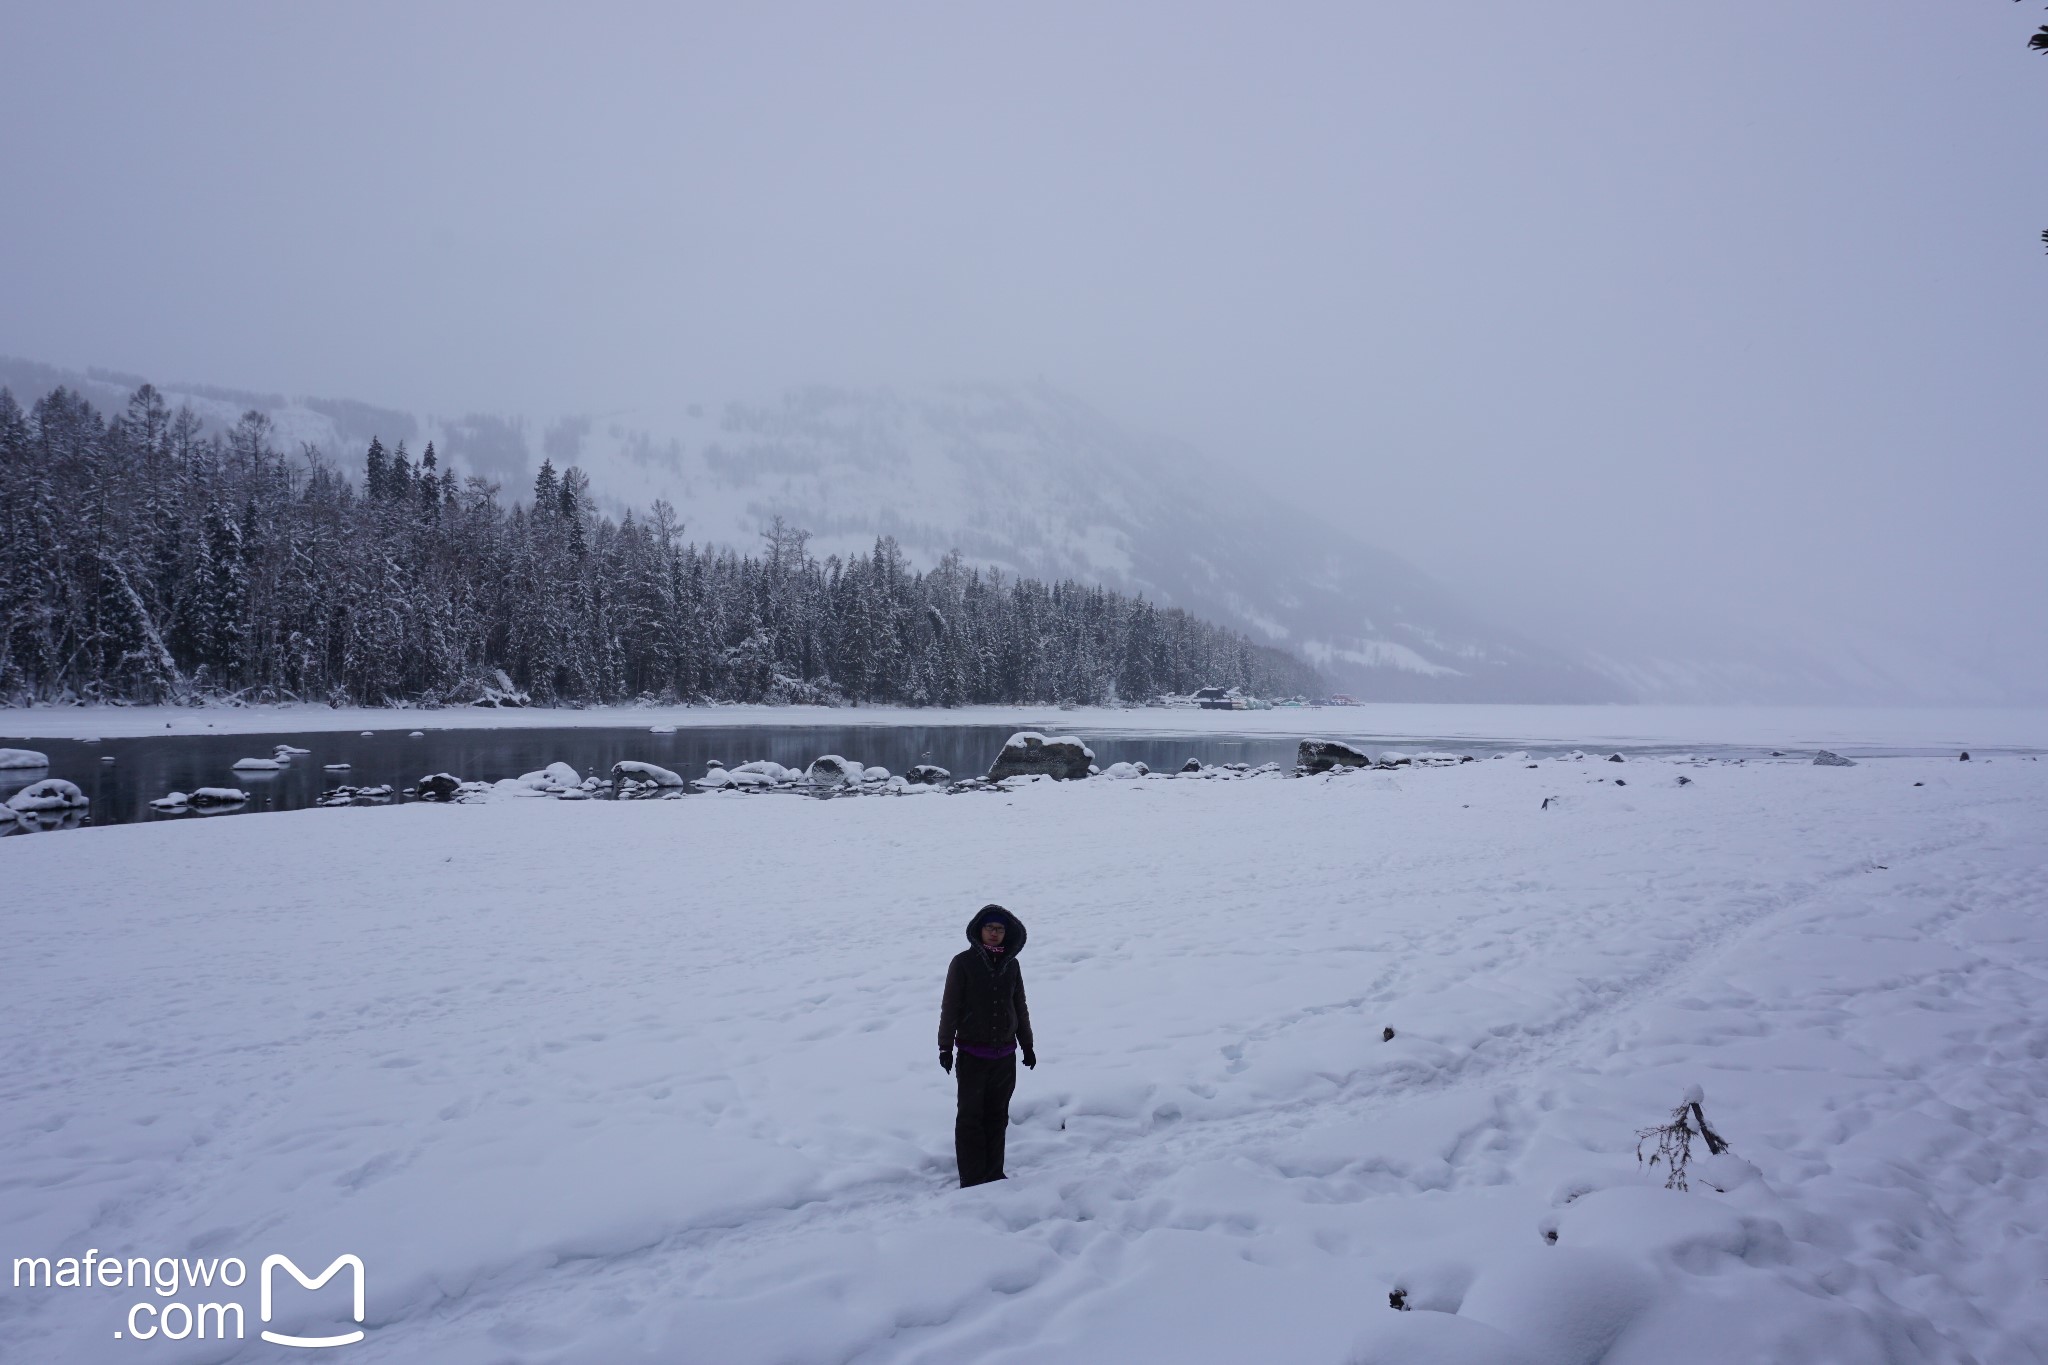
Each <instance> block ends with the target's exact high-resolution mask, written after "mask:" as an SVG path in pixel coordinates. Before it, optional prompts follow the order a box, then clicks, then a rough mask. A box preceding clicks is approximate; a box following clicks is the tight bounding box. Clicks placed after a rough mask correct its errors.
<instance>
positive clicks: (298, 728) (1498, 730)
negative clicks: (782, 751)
mask: <svg viewBox="0 0 2048 1365" xmlns="http://www.w3.org/2000/svg"><path fill="white" fill-rule="evenodd" d="M658 725H659V726H677V727H684V726H687V727H691V728H710V727H717V726H781V727H797V726H867V725H989V726H1007V727H1009V728H1012V729H1043V730H1048V731H1069V730H1071V731H1076V732H1079V733H1082V734H1083V735H1086V734H1087V733H1090V732H1093V733H1098V734H1100V733H1128V734H1161V735H1182V734H1187V735H1199V734H1233V735H1242V734H1250V735H1299V736H1303V737H1307V736H1313V735H1328V736H1332V737H1335V738H1343V739H1372V740H1385V741H1388V742H1394V743H1398V742H1402V741H1415V740H1426V739H1442V740H1451V741H1462V742H1469V743H1475V744H1476V743H1490V744H1501V745H1514V744H1585V745H1596V744H1610V745H1631V744H1651V745H1691V744H1697V745H1742V746H1752V747H1759V748H1769V747H1778V748H1788V749H1789V748H1807V749H1811V748H1834V749H1844V748H1846V749H1869V748H1874V747H1876V748H1892V749H1928V750H1941V749H1958V750H1960V749H1974V748H1983V749H2000V748H2003V749H2022V750H2048V709H2040V708H1995V707H1985V708H1933V707H1930V708H1914V707H1898V708H1854V707H1768V706H1752V707H1735V706H1728V707H1715V706H1538V705H1514V706H1510V705H1488V704H1477V703H1475V704H1449V703H1444V704H1434V703H1401V702H1383V703H1371V704H1367V705H1363V706H1343V707H1302V708H1292V707H1290V708H1281V709H1276V710H1271V711H1201V710H1195V709H1190V708H1181V707H1175V708H1159V707H1078V708H1073V709H1065V708H1061V707H1054V706H969V707H955V708H932V707H926V708H912V707H887V706H857V707H855V706H849V707H822V706H748V705H730V706H593V707H586V708H581V709H577V708H566V707H565V708H554V707H534V708H511V709H502V710H500V709H494V708H487V707H444V708H439V709H433V710H426V709H419V708H383V707H340V708H335V707H327V706H317V705H278V706H208V707H178V706H132V707H130V706H91V707H78V706H71V707H56V706H49V707H45V706H38V707H25V708H23V707H17V708H8V709H0V741H6V740H16V739H21V740H36V739H82V738H88V737H93V736H98V737H102V738H114V737H132V736H141V735H162V734H216V735H225V734H248V735H269V734H293V733H314V732H321V731H336V730H353V731H362V730H371V731H389V730H427V731H434V730H488V729H547V728H551V727H557V726H576V727H599V726H622V727H632V726H645V727H648V728H652V727H654V726H658Z"/></svg>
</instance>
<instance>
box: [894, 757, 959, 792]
mask: <svg viewBox="0 0 2048 1365" xmlns="http://www.w3.org/2000/svg"><path fill="white" fill-rule="evenodd" d="M903 776H904V779H905V780H906V781H908V782H910V783H911V784H912V785H913V786H922V787H930V786H937V785H940V784H942V783H946V782H950V781H952V779H953V774H952V773H951V772H949V771H947V770H946V769H944V768H941V767H940V766H939V765H938V764H936V763H919V764H916V765H915V766H913V767H912V768H911V769H910V771H909V772H907V773H905V774H903Z"/></svg>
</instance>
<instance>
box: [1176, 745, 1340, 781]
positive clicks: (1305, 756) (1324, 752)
mask: <svg viewBox="0 0 2048 1365" xmlns="http://www.w3.org/2000/svg"><path fill="white" fill-rule="evenodd" d="M1190 761H1192V760H1190ZM1294 762H1295V765H1296V766H1297V767H1299V768H1300V769H1301V770H1302V771H1303V772H1306V773H1326V772H1328V771H1329V770H1330V769H1332V768H1338V767H1343V768H1369V767H1371V766H1372V759H1371V757H1370V756H1368V755H1367V754H1366V752H1365V751H1364V750H1363V749H1359V748H1355V747H1353V746H1352V745H1349V744H1346V743H1345V742H1344V741H1343V740H1341V739H1305V740H1303V741H1302V742H1301V747H1300V748H1299V749H1297V750H1296V751H1295V758H1294Z"/></svg>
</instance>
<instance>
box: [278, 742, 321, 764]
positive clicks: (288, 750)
mask: <svg viewBox="0 0 2048 1365" xmlns="http://www.w3.org/2000/svg"><path fill="white" fill-rule="evenodd" d="M312 752H313V751H312V750H311V749H301V748H298V747H296V746H295V745H291V744H280V745H278V746H277V747H276V748H275V749H272V750H271V751H270V756H271V757H272V758H275V759H278V760H279V761H283V760H285V759H289V758H298V757H299V756H301V755H303V754H310V753H312Z"/></svg>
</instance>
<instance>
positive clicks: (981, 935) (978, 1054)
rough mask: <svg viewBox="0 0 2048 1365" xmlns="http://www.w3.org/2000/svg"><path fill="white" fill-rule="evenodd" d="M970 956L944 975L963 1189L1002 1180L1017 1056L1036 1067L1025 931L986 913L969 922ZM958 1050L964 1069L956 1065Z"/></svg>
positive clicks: (945, 1060)
mask: <svg viewBox="0 0 2048 1365" xmlns="http://www.w3.org/2000/svg"><path fill="white" fill-rule="evenodd" d="M967 945H968V946H967V950H966V951H965V952H963V953H960V954H958V955H957V956H955V957H954V959H953V961H952V963H951V964H950V965H949V966H948V967H947V968H946V994H945V999H944V1001H943V1002H942V1003H941V1004H940V1005H939V1066H940V1068H941V1069H943V1070H946V1071H951V1072H953V1076H954V1079H955V1080H956V1081H958V1082H959V1086H960V1112H959V1114H958V1116H957V1117H955V1118H954V1120H953V1154H954V1156H955V1157H956V1158H957V1159H958V1161H959V1163H960V1184H961V1186H962V1187H963V1188H964V1187H966V1186H968V1185H982V1184H986V1183H987V1182H989V1181H991V1180H1002V1179H1005V1178H1006V1177H1005V1176H1004V1175H1003V1139H1004V1138H1005V1137H1006V1136H1007V1132H1006V1130H1007V1129H1008V1128H1009V1125H1010V1094H1011V1092H1013V1091H1014V1090H1016V1088H1017V1050H1018V1049H1019V1048H1020V1047H1021V1048H1022V1049H1023V1051H1024V1065H1025V1066H1027V1067H1035V1066H1037V1065H1038V1054H1037V1053H1035V1052H1033V1051H1032V1050H1031V1010H1030V1008H1029V1007H1028V1006H1027V1005H1026V1004H1025V1003H1024V975H1023V972H1022V971H1021V970H1020V969H1019V968H1018V966H1017V954H1019V953H1021V952H1023V951H1024V925H1023V922H1022V921H1020V920H1019V919H1018V918H1017V917H1016V916H1015V915H1013V914H1011V913H1010V912H1009V911H1007V910H1005V909H1003V907H1002V906H1000V905H984V906H982V907H981V909H980V910H978V911H976V912H975V915H974V918H973V919H971V920H969V921H968V922H967ZM956 1047H957V1048H958V1050H959V1054H960V1057H959V1061H958V1062H957V1063H956V1062H955V1061H954V1058H953V1053H954V1049H955V1048H956Z"/></svg>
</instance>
